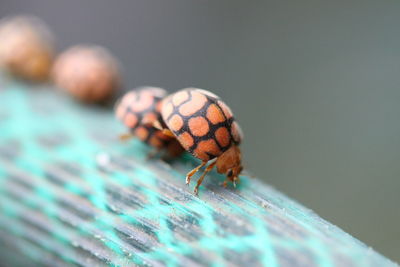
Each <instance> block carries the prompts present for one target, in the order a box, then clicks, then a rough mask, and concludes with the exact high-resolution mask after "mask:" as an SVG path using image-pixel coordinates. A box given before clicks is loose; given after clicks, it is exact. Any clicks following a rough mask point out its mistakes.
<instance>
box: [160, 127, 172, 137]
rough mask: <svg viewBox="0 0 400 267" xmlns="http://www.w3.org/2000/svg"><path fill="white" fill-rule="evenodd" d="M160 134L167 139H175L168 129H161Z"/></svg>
mask: <svg viewBox="0 0 400 267" xmlns="http://www.w3.org/2000/svg"><path fill="white" fill-rule="evenodd" d="M162 133H163V134H165V135H166V136H169V137H175V135H174V134H173V133H172V132H171V130H169V129H162Z"/></svg>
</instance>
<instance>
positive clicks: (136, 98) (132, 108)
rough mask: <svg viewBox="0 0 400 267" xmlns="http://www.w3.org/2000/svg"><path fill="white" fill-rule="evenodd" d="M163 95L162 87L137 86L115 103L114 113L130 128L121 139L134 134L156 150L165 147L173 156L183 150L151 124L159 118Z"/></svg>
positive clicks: (164, 92) (171, 138) (172, 139)
mask: <svg viewBox="0 0 400 267" xmlns="http://www.w3.org/2000/svg"><path fill="white" fill-rule="evenodd" d="M165 95H166V91H165V90H164V89H162V88H158V87H141V88H137V89H136V90H132V91H130V92H128V93H126V94H125V95H124V96H123V97H122V99H121V100H120V101H119V103H118V104H117V105H116V109H115V113H116V117H117V118H118V119H119V120H121V121H122V122H123V124H124V125H125V126H126V127H128V128H129V130H130V134H128V135H123V136H121V139H127V138H129V137H132V136H136V137H137V138H138V139H139V140H141V141H143V142H145V143H147V144H149V145H151V146H153V147H155V148H156V150H157V151H159V150H161V149H166V150H167V151H168V153H169V155H170V156H173V157H175V156H179V155H180V154H181V153H182V152H183V148H182V147H181V146H180V144H179V143H178V142H177V141H176V139H175V138H173V137H171V136H168V135H165V134H164V133H163V132H162V131H161V130H159V129H157V128H155V127H154V126H153V123H154V122H155V121H158V120H159V119H160V118H161V114H160V108H161V105H160V104H161V102H160V101H161V99H162V98H163V97H164V96H165Z"/></svg>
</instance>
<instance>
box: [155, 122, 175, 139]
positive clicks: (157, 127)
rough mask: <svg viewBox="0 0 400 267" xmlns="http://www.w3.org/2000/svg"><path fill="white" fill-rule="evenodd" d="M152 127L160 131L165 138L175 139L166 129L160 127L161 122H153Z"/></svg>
mask: <svg viewBox="0 0 400 267" xmlns="http://www.w3.org/2000/svg"><path fill="white" fill-rule="evenodd" d="M152 126H153V127H154V128H156V129H157V130H160V131H162V133H163V134H165V135H166V136H169V137H175V135H174V134H173V133H172V132H171V130H170V129H168V128H164V127H163V126H162V125H161V122H160V121H158V120H157V121H154V122H153V125H152Z"/></svg>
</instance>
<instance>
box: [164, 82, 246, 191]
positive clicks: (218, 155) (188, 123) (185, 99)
mask: <svg viewBox="0 0 400 267" xmlns="http://www.w3.org/2000/svg"><path fill="white" fill-rule="evenodd" d="M161 115H162V119H163V121H164V123H165V125H166V126H167V128H168V129H167V130H164V132H166V131H170V132H171V133H172V134H173V135H174V136H175V137H176V138H177V140H178V141H179V142H180V144H181V145H182V146H183V147H184V148H185V149H186V151H188V152H190V153H191V154H192V155H193V156H195V157H197V158H199V159H201V160H202V163H201V164H200V165H199V166H198V167H196V168H195V169H193V170H192V171H190V172H189V173H188V174H187V176H186V183H187V184H189V183H190V179H191V177H192V176H193V175H194V174H195V173H196V172H197V171H198V170H199V169H200V168H201V167H203V166H205V165H206V164H207V162H209V161H211V163H210V164H209V165H208V167H207V168H206V169H205V171H204V173H203V174H202V176H201V177H200V178H199V180H198V182H197V185H196V187H195V193H197V192H198V188H199V186H200V185H201V183H202V182H203V179H204V177H205V175H206V174H207V173H208V172H209V171H211V170H212V168H213V167H214V166H215V165H216V166H217V171H218V172H219V173H223V174H226V176H227V179H226V180H225V182H224V186H226V184H227V181H231V182H233V184H234V185H236V182H238V181H239V174H240V173H241V171H242V169H243V168H242V163H241V152H240V149H239V144H240V142H241V140H242V138H243V134H242V131H241V129H240V127H239V125H238V123H237V122H236V121H235V119H234V117H233V114H232V111H231V110H230V108H229V107H228V106H227V105H226V104H225V103H224V102H223V101H222V100H221V99H220V98H219V97H218V96H216V95H215V94H213V93H211V92H209V91H206V90H203V89H197V88H187V89H183V90H181V91H178V92H176V93H174V94H172V95H170V96H168V97H167V98H166V99H164V100H163V102H162V108H161Z"/></svg>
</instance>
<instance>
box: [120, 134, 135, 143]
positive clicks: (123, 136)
mask: <svg viewBox="0 0 400 267" xmlns="http://www.w3.org/2000/svg"><path fill="white" fill-rule="evenodd" d="M133 137H134V136H133V134H131V133H125V134H121V135H120V136H119V140H120V141H128V140H129V139H131V138H133Z"/></svg>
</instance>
